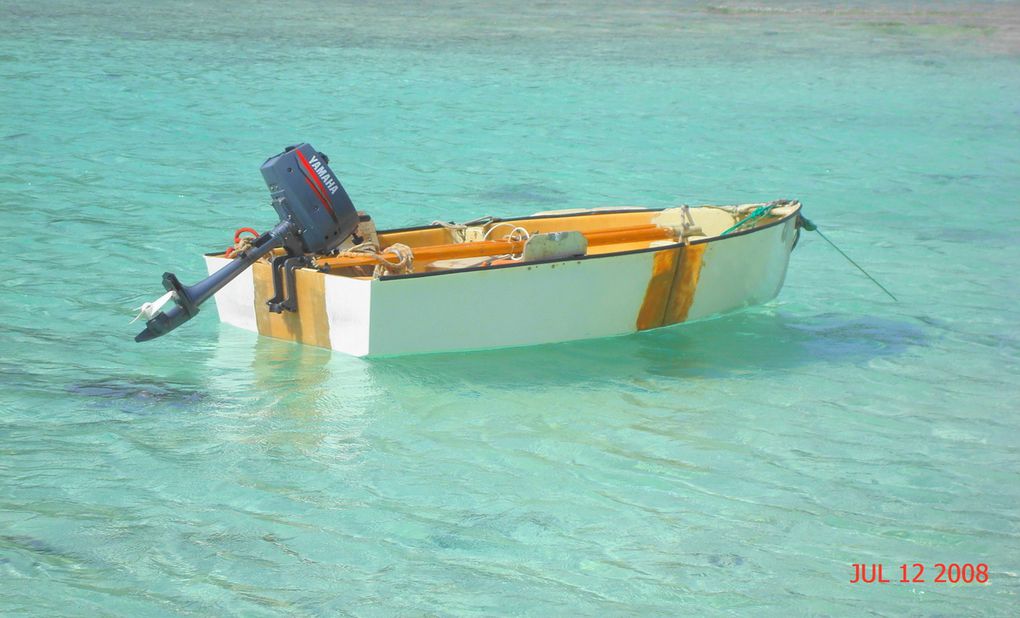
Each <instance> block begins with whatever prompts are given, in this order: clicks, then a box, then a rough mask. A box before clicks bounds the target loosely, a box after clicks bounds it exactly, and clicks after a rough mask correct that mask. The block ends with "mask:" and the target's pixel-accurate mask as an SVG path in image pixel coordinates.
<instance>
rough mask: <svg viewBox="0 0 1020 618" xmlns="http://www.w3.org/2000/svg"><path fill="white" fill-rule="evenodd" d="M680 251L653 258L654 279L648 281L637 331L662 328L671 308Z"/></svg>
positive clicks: (657, 255)
mask: <svg viewBox="0 0 1020 618" xmlns="http://www.w3.org/2000/svg"><path fill="white" fill-rule="evenodd" d="M678 255H679V250H678V249H670V250H668V251H659V252H658V253H656V254H655V256H654V257H653V258H652V278H651V279H649V280H648V290H647V291H646V292H645V300H644V302H643V303H642V304H641V310H640V311H638V317H637V329H638V330H647V329H649V328H658V327H659V326H662V320H663V318H664V317H665V315H666V308H667V307H668V306H669V298H670V292H671V290H672V289H673V279H674V278H675V277H676V262H677V256H678Z"/></svg>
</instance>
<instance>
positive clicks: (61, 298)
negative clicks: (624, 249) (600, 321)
mask: <svg viewBox="0 0 1020 618" xmlns="http://www.w3.org/2000/svg"><path fill="white" fill-rule="evenodd" d="M0 6H2V8H3V11H4V14H5V15H6V18H5V19H4V20H0V146H2V148H0V217H2V218H0V239H2V243H3V247H4V249H5V254H6V257H7V267H6V268H5V269H4V275H3V276H2V279H0V281H2V284H3V294H2V296H0V614H7V613H12V612H18V611H26V612H28V613H31V614H37V615H54V614H76V615H95V614H97V613H101V614H104V615H124V616H136V615H178V614H200V615H244V616H251V615H264V616H272V615H295V614H296V615H302V614H311V615H335V614H344V613H347V614H351V615H391V614H398V613H400V614H410V615H419V614H437V615H461V614H468V615H470V614H485V615H491V614H503V613H513V614H523V615H542V616H544V615H591V616H596V615H599V616H601V615H669V616H673V615H744V614H758V615H762V614H765V615H775V614H786V615H805V614H828V615H848V614H862V613H866V612H868V613H875V614H879V615H1007V614H1010V613H1015V611H1016V606H1017V595H1018V594H1020V579H1018V577H1020V576H1018V573H1020V558H1018V556H1020V514H1018V505H1020V419H1018V417H1017V414H1016V410H1017V407H1018V404H1020V394H1018V390H1017V387H1016V384H1017V383H1018V381H1020V338H1018V332H1020V329H1018V326H1020V308H1018V306H1020V305H1018V303H1020V286H1018V282H1017V272H1018V269H1020V252H1018V251H1017V235H1018V233H1020V209H1018V206H1020V199H1018V195H1020V149H1018V147H1017V145H1018V143H1020V62H1018V59H1020V36H1018V33H1020V28H1018V23H1020V7H1018V6H1017V5H1016V4H1015V3H1005V2H1002V3H988V4H981V5H975V4H973V3H962V2H960V3H948V2H942V3H926V4H924V5H920V6H919V5H917V4H914V3H911V2H869V3H865V2H857V3H848V4H840V5H838V7H835V5H833V6H830V5H828V4H824V3H817V2H815V3H811V2H796V3H795V2H786V3H776V4H771V5H769V6H768V7H766V6H765V5H763V4H752V3H745V2H726V3H717V4H715V5H710V4H702V3H693V2H690V3H678V4H674V5H661V4H651V3H649V4H647V5H645V4H642V3H633V4H627V5H626V6H617V5H616V3H604V4H603V3H598V4H596V3H591V4H573V5H571V7H569V8H567V7H557V6H555V5H550V4H535V5H529V6H523V7H522V6H518V5H516V4H515V3H509V2H507V3H490V2H485V3H479V4H473V3H449V4H441V5H436V6H433V7H431V8H429V9H424V8H415V7H413V6H407V5H404V4H402V3H384V4H378V5H375V6H374V7H371V8H369V7H365V6H340V5H332V4H330V5H326V6H323V5H320V4H316V3H310V2H305V1H297V2H288V3H276V2H262V1H259V2H245V3H226V2H219V1H210V2H202V3H190V2H177V3H170V2H154V3H141V2H137V3H132V2H122V3H105V2H82V1H80V0H74V1H67V2H49V1H41V2H34V3H18V4H15V3H10V2H0ZM834 7H835V8H834ZM301 140H308V141H311V142H312V143H313V144H314V145H315V146H316V147H318V148H320V149H321V150H323V151H325V152H327V153H328V154H329V155H331V157H332V160H333V167H334V169H335V170H336V171H337V173H338V174H340V176H341V178H342V179H343V181H344V183H345V185H346V187H347V189H348V191H349V193H350V194H351V196H352V198H353V199H354V201H355V203H356V204H357V205H358V206H359V207H360V208H362V209H365V210H368V211H369V212H371V213H372V214H373V215H374V217H375V218H376V219H377V220H378V221H379V222H380V224H381V225H383V226H386V227H396V226H401V225H407V224H415V223H420V222H429V221H432V220H433V219H436V218H443V219H460V220H463V219H466V218H471V217H475V216H479V215H485V214H492V215H516V214H526V213H530V212H534V211H536V210H544V209H550V208H560V207H577V206H603V205H620V204H641V205H647V206H668V205H673V204H677V203H681V202H687V203H698V202H724V203H726V202H741V201H759V200H769V199H774V198H781V197H796V198H799V199H801V200H803V202H804V203H805V205H806V211H805V212H806V214H807V215H808V216H809V217H810V218H812V219H813V220H814V221H815V222H817V223H818V224H819V225H820V226H821V229H823V230H824V231H826V232H827V234H828V236H829V237H830V238H832V239H833V240H835V241H836V242H837V243H838V244H840V246H842V247H843V248H844V249H845V250H846V251H848V252H849V253H850V254H851V255H852V256H853V257H854V258H855V259H857V261H858V262H860V263H861V264H862V265H863V266H865V268H867V269H868V270H869V271H870V272H871V273H872V274H873V275H874V276H875V277H876V278H878V279H879V280H880V281H882V282H883V283H884V284H885V285H886V286H887V287H889V288H891V289H892V290H893V291H894V293H895V294H896V295H897V296H898V297H899V299H900V302H898V303H893V302H892V301H890V300H889V299H888V298H886V297H884V296H883V294H882V293H881V291H879V290H878V289H876V288H875V287H874V286H873V285H871V284H870V283H869V282H868V281H867V280H866V279H865V278H864V277H863V276H861V275H860V274H859V273H857V272H856V271H854V270H853V269H852V268H851V267H850V266H848V265H847V264H846V263H845V262H844V261H842V259H841V258H840V257H839V256H838V254H836V253H835V251H833V250H832V249H831V248H830V247H828V246H827V245H825V244H824V242H822V241H821V239H820V238H818V237H817V236H815V235H805V236H804V237H803V238H802V240H801V244H800V246H799V247H798V248H797V250H796V251H795V253H794V255H793V259H792V262H791V268H790V272H789V276H788V278H787V283H786V286H785V288H784V290H783V292H782V293H781V295H780V296H779V298H778V299H777V300H776V301H774V302H772V303H770V304H769V305H767V306H765V307H762V308H759V309H755V310H751V311H747V312H744V313H741V314H739V315H735V316H731V317H727V318H722V319H717V320H714V321H710V322H705V323H701V324H695V325H689V326H686V327H680V328H674V329H667V330H661V331H656V332H649V333H644V334H641V335H637V336H632V337H624V338H617V339H611V340H602V341H589V342H581V343H574V344H565V345H555V346H545V347H537V348H530V349H517V350H510V351H498V352H495V351H494V352H482V353H476V354H468V355H436V356H423V357H406V358H399V359H391V360H382V361H368V360H361V359H353V358H348V357H344V356H342V355H339V354H331V353H329V352H328V351H325V350H319V349H313V348H306V347H300V346H295V345H291V344H287V343H282V342H278V341H274V340H270V339H262V338H258V337H257V336H255V335H253V334H250V333H247V332H244V331H240V330H237V329H233V328H230V327H226V326H221V325H220V324H218V322H217V320H216V317H215V312H214V311H213V310H212V308H211V307H210V308H209V309H208V310H206V311H205V312H203V314H202V315H201V316H199V318H198V319H196V320H194V321H193V322H191V323H189V324H188V325H187V326H185V327H183V328H182V329H180V330H179V331H177V332H175V333H174V334H173V335H171V336H168V337H165V338H163V339H160V340H158V341H156V342H153V343H150V344H146V345H138V344H135V343H134V342H133V341H132V337H133V335H134V334H135V332H137V331H138V330H139V328H138V326H139V325H138V324H137V323H136V324H133V325H130V324H128V322H129V321H130V319H131V318H132V317H133V315H134V312H133V311H132V308H133V307H136V306H138V305H139V304H141V302H143V301H147V300H151V299H152V298H154V297H156V296H157V295H158V294H159V293H160V292H161V290H160V284H159V278H160V275H161V274H162V272H163V271H164V270H173V271H175V272H177V273H178V274H180V275H181V278H182V279H184V280H186V281H194V280H196V279H198V278H199V277H200V276H203V275H204V269H203V263H202V260H201V259H200V254H201V253H202V252H204V251H208V250H211V249H217V248H221V247H225V246H226V245H227V244H228V242H229V238H230V236H231V234H232V231H233V230H234V229H235V228H237V227H240V226H242V225H252V226H255V227H258V228H260V229H267V228H268V227H270V226H271V225H272V224H273V223H274V222H275V217H274V215H273V212H272V209H271V208H270V207H269V206H268V198H267V193H266V190H265V188H264V186H263V184H262V181H261V178H260V176H259V174H258V166H259V164H260V163H261V162H262V161H263V160H264V159H265V158H266V157H267V156H269V155H271V154H274V153H276V152H278V151H279V150H280V148H281V147H282V146H285V145H287V144H290V143H293V142H296V141H301ZM610 293H611V291H610ZM394 327H395V328H399V325H395V326H394ZM465 328H499V324H476V325H465ZM875 562H878V563H883V564H884V565H885V573H886V576H887V577H890V579H898V577H899V574H900V573H899V568H898V565H900V564H902V563H913V562H921V563H924V564H926V565H928V569H929V570H928V572H927V573H926V576H927V577H928V580H929V581H928V582H927V583H924V584H920V583H918V584H900V583H891V584H885V585H850V584H849V580H850V579H851V577H852V576H853V569H852V567H851V565H852V564H853V563H875ZM937 562H958V563H967V562H969V563H987V564H988V565H989V567H990V573H991V582H990V584H988V585H975V584H968V585H965V584H955V585H950V584H936V583H934V582H931V577H933V576H934V572H935V571H934V567H933V565H934V564H935V563H937Z"/></svg>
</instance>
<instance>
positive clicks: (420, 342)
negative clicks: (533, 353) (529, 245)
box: [370, 252, 654, 355]
mask: <svg viewBox="0 0 1020 618" xmlns="http://www.w3.org/2000/svg"><path fill="white" fill-rule="evenodd" d="M653 255H654V254H653V253H652V252H647V253H634V254H629V255H621V256H619V257H615V258H609V259H594V260H568V261H564V262H555V263H551V264H529V265H526V266H517V267H512V268H495V269H486V270H478V271H470V272H460V273H449V274H443V275H436V276H430V277H419V278H411V279H391V280H387V281H374V282H372V302H371V307H372V324H371V344H370V354H372V355H390V354H409V353H419V352H437V351H455V350H471V349H482V348H499V347H510V346H524V345H534V344H539V343H550V342H556V341H571V340H575V339H589V338H593V337H608V336H611V335H620V334H625V333H630V332H633V331H634V330H635V328H636V322H637V315H638V310H639V309H640V308H641V304H642V302H643V301H644V296H645V291H646V290H647V288H648V278H649V276H650V274H651V272H652V256H653Z"/></svg>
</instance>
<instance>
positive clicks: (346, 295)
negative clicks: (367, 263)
mask: <svg viewBox="0 0 1020 618" xmlns="http://www.w3.org/2000/svg"><path fill="white" fill-rule="evenodd" d="M373 283H378V281H375V282H373V281H369V280H364V279H349V278H347V277H337V276H334V275H325V279H324V281H323V288H324V290H325V294H326V319H327V320H328V321H329V344H330V346H331V347H332V348H333V349H334V350H339V351H341V352H345V353H347V354H351V355H353V356H365V355H367V354H368V353H369V333H370V332H371V319H372V313H371V307H372V288H373V285H372V284H373Z"/></svg>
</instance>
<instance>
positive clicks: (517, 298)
mask: <svg viewBox="0 0 1020 618" xmlns="http://www.w3.org/2000/svg"><path fill="white" fill-rule="evenodd" d="M327 163H328V158H327V157H326V156H325V155H323V154H322V153H319V152H316V151H315V150H314V149H312V148H311V147H310V146H309V145H308V144H301V145H298V146H292V147H289V148H288V149H286V150H285V151H284V152H283V153H281V154H280V155H277V156H276V157H272V158H270V159H269V160H268V161H267V162H266V163H265V164H264V165H263V167H262V172H263V176H264V177H265V179H266V182H267V185H268V186H269V188H270V192H271V194H272V196H273V202H272V203H273V206H274V208H276V210H277V211H278V212H279V214H280V217H281V222H280V223H279V224H278V225H277V226H276V227H275V228H273V230H271V231H269V232H266V233H264V234H262V235H258V236H257V237H256V238H255V239H254V240H252V239H250V238H242V235H243V232H242V231H239V233H237V234H235V237H234V240H235V246H234V247H230V248H229V249H228V250H226V251H215V252H212V253H208V254H206V256H205V261H206V265H207V268H208V271H209V274H210V276H209V278H207V279H205V280H203V281H202V282H199V283H198V284H195V285H193V286H183V285H181V284H180V282H179V281H178V280H177V278H176V277H175V276H174V275H173V274H172V273H165V274H164V277H163V284H164V287H165V288H166V289H167V294H166V295H164V296H163V297H162V298H161V299H159V301H156V302H155V303H147V304H146V305H143V309H142V315H145V316H146V317H147V318H151V319H149V320H148V322H147V327H146V329H145V330H144V331H142V332H141V333H139V334H138V336H136V338H135V339H136V340H137V341H147V340H149V339H153V338H155V337H158V336H161V335H163V334H165V333H167V332H169V331H170V330H173V329H174V328H176V327H177V326H179V325H181V324H182V323H183V322H185V321H187V320H189V319H190V318H191V317H193V316H194V315H195V314H197V313H198V305H199V304H201V303H202V302H204V301H205V300H207V299H208V298H210V297H214V298H215V301H216V307H217V310H218V313H219V316H220V320H221V321H222V322H225V323H227V324H231V325H233V326H237V327H240V328H244V329H247V330H250V331H253V332H257V333H259V334H261V335H265V336H267V337H275V338H277V339H284V340H288V341H295V342H298V343H303V344H307V345H314V346H320V347H324V348H332V349H334V350H338V351H340V352H344V353H346V354H350V355H354V356H389V355H402V354H419V353H432V352H455V351H465V350H478V349H491V348H502V347H516V346H530V345H538V344H548V343H556V342H564V341H573V340H579V339H592V338H601V337H613V336H617V335H626V334H629V333H635V332H637V331H642V330H649V329H653V328H660V327H664V326H670V325H674V324H680V323H683V322H690V321H693V320H699V319H703V318H709V317H712V316H717V315H720V314H724V313H728V312H732V311H737V310H739V309H742V308H744V307H748V306H752V305H758V304H761V303H765V302H767V301H769V300H771V299H773V298H775V296H776V295H777V294H778V293H779V290H780V288H781V287H782V285H783V280H784V278H785V276H786V269H787V264H788V262H789V258H790V253H791V252H792V250H793V248H794V247H795V246H796V244H797V239H798V236H799V233H800V228H801V227H805V226H810V223H809V222H807V221H806V220H805V219H804V218H803V217H802V216H801V214H800V211H801V205H800V202H798V201H795V200H778V201H773V202H768V203H758V204H743V205H734V206H713V205H705V206H698V207H688V206H678V207H674V208H660V209H647V208H601V209H594V210H568V211H553V212H542V213H537V214H534V215H530V216H523V217H514V218H493V217H484V218H481V219H476V220H473V221H468V222H465V223H452V222H440V221H436V222H433V223H431V224H429V225H424V226H420V227H410V228H402V229H392V230H383V231H377V230H376V229H375V225H374V222H373V221H372V220H371V217H369V216H368V215H367V214H365V213H363V212H361V211H356V210H354V207H353V205H352V204H351V203H350V200H349V198H348V197H347V194H346V193H345V192H344V190H343V188H342V187H341V186H340V184H339V180H337V179H336V177H335V176H334V175H333V174H332V171H331V170H330V169H329V168H328V166H327ZM809 229H810V227H809ZM249 231H250V232H252V233H253V234H254V233H255V232H254V230H249ZM169 300H174V301H175V303H176V304H177V306H176V307H173V308H172V309H170V310H168V311H167V312H164V313H159V315H155V317H153V316H154V314H155V313H156V312H157V311H159V308H160V307H161V306H162V305H164V304H166V303H167V302H169Z"/></svg>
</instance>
